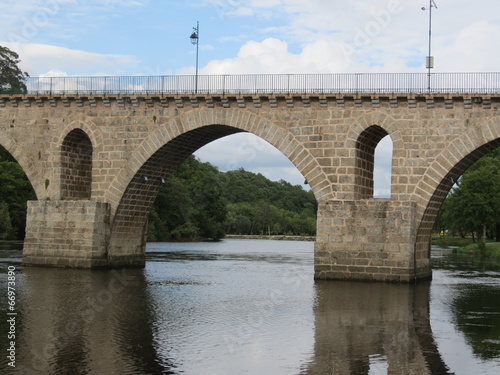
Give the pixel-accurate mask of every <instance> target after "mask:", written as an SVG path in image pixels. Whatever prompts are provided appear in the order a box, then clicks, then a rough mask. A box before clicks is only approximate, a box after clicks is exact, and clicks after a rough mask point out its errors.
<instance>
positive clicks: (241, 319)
mask: <svg viewBox="0 0 500 375" xmlns="http://www.w3.org/2000/svg"><path fill="white" fill-rule="evenodd" d="M313 248H314V244H313V243H312V242H289V241H266V240H237V239H230V240H225V241H222V242H218V243H164V244H160V243H149V244H148V245H147V262H146V267H145V269H140V270H137V269H135V270H131V269H127V270H114V271H109V270H108V271H88V270H69V269H44V268H29V267H22V266H21V265H20V262H21V250H20V249H19V247H18V248H17V249H16V248H14V247H12V246H9V245H7V246H5V245H4V246H3V250H0V254H1V257H0V263H1V266H2V273H3V275H2V278H1V280H0V290H1V293H2V298H1V308H2V319H1V322H0V327H1V328H2V335H1V337H0V348H1V350H2V353H3V355H2V359H1V360H0V366H1V367H0V373H2V374H4V373H6V374H10V373H12V374H68V375H70V374H71V375H78V374H96V375H100V374H103V375H107V374H130V375H136V374H137V375H139V374H141V375H143V374H155V375H156V374H186V375H189V374H203V375H211V374H213V375H221V374H231V375H232V374H259V375H260V374H272V375H280V374H335V375H337V374H367V375H374V374H388V373H390V374H411V373H413V374H452V373H455V374H465V375H469V374H499V373H500V271H499V269H498V267H496V266H494V265H492V266H489V265H487V264H476V263H475V262H474V261H472V260H470V259H461V260H457V259H456V258H454V257H453V256H452V255H450V252H449V251H445V250H439V249H434V250H433V280H432V282H425V283H420V284H419V285H417V286H408V285H387V284H378V283H377V284H371V283H356V282H327V281H321V282H315V281H314V280H313V264H314V259H313ZM8 267H10V269H11V270H13V269H14V268H15V287H16V305H15V311H16V312H17V315H16V316H15V317H16V319H15V327H14V328H15V366H16V367H15V368H12V367H9V365H8V363H9V361H10V360H9V359H8V358H7V356H6V355H5V353H9V345H10V341H9V340H8V339H7V330H8V329H10V326H9V323H8V322H7V319H8V318H9V317H10V316H9V315H7V307H8V305H7V298H5V297H6V296H7V277H6V273H7V269H8ZM4 332H5V334H4Z"/></svg>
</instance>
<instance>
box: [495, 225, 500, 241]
mask: <svg viewBox="0 0 500 375" xmlns="http://www.w3.org/2000/svg"><path fill="white" fill-rule="evenodd" d="M496 232H497V234H496V238H495V241H496V242H500V223H497V228H496Z"/></svg>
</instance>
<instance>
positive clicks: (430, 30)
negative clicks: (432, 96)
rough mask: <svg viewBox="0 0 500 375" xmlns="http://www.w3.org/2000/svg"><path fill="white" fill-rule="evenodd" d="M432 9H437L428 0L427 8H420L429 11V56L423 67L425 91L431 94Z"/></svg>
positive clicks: (432, 0) (431, 1)
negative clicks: (425, 72)
mask: <svg viewBox="0 0 500 375" xmlns="http://www.w3.org/2000/svg"><path fill="white" fill-rule="evenodd" d="M432 8H436V9H437V5H436V2H435V1H434V0H429V8H428V9H427V8H426V7H422V10H428V11H429V54H428V55H427V58H426V59H425V67H426V68H427V72H428V73H427V90H429V92H431V69H432V68H434V56H432V55H431V37H432Z"/></svg>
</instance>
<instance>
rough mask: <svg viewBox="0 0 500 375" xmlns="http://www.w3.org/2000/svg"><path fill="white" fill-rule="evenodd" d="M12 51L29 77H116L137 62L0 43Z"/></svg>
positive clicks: (134, 60)
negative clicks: (48, 75) (48, 74)
mask: <svg viewBox="0 0 500 375" xmlns="http://www.w3.org/2000/svg"><path fill="white" fill-rule="evenodd" d="M0 44H1V45H4V46H6V47H7V48H10V49H12V50H15V51H16V52H17V53H18V54H19V56H20V58H21V64H20V66H21V68H22V69H23V70H24V71H27V72H28V73H29V74H30V75H31V76H38V75H43V74H46V73H48V72H52V74H53V73H54V72H59V73H58V74H59V75H61V74H68V73H69V74H71V75H85V74H87V75H119V74H123V73H122V72H123V71H127V69H130V68H131V67H135V66H137V65H138V63H139V61H138V60H137V59H136V58H134V57H132V56H124V55H108V54H98V53H93V52H86V51H79V50H72V49H69V48H63V47H56V46H51V45H46V44H32V43H28V44H17V43H5V42H0Z"/></svg>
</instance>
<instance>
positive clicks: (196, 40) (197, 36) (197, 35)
mask: <svg viewBox="0 0 500 375" xmlns="http://www.w3.org/2000/svg"><path fill="white" fill-rule="evenodd" d="M190 39H191V43H193V45H195V46H196V76H195V82H194V92H195V94H197V93H198V50H199V44H200V43H199V41H200V22H199V21H198V22H196V27H193V33H192V34H191V36H190Z"/></svg>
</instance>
